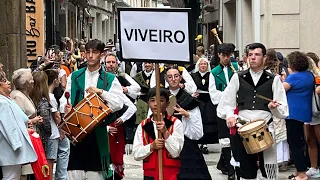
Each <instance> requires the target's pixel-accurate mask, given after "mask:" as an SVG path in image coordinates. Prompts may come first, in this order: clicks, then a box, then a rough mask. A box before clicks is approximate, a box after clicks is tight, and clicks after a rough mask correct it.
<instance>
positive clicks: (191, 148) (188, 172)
mask: <svg viewBox="0 0 320 180" xmlns="http://www.w3.org/2000/svg"><path fill="white" fill-rule="evenodd" d="M180 161H181V167H180V174H179V177H178V179H179V180H187V179H190V180H195V179H197V180H211V176H210V173H209V171H208V167H207V164H206V162H205V160H204V157H203V155H202V153H201V151H200V148H199V146H198V144H197V141H195V140H190V139H189V138H187V137H186V136H184V145H183V149H182V151H181V153H180Z"/></svg>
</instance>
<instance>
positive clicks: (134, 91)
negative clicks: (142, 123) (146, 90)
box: [124, 73, 141, 99]
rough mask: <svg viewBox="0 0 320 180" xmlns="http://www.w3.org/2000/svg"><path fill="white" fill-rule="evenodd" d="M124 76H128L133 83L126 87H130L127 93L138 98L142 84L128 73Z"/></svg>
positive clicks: (133, 97)
mask: <svg viewBox="0 0 320 180" xmlns="http://www.w3.org/2000/svg"><path fill="white" fill-rule="evenodd" d="M124 78H126V79H127V80H128V81H129V83H130V84H131V85H130V86H127V87H126V88H127V89H128V92H127V93H126V94H127V95H128V96H130V97H131V98H132V99H137V97H138V95H139V92H140V90H141V87H140V85H139V84H138V83H137V82H136V81H135V80H134V79H132V77H130V76H129V75H128V74H126V73H125V75H124Z"/></svg>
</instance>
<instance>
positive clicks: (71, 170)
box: [64, 39, 123, 180]
mask: <svg viewBox="0 0 320 180" xmlns="http://www.w3.org/2000/svg"><path fill="white" fill-rule="evenodd" d="M104 46H105V45H104V44H103V43H102V42H101V41H100V40H97V39H94V40H91V41H89V42H88V43H87V44H86V58H87V68H82V69H80V70H78V71H75V72H73V73H72V74H71V75H70V76H69V77H68V81H67V87H66V91H65V92H69V93H70V95H71V105H72V106H75V105H77V104H78V103H79V102H80V101H81V100H82V99H83V98H85V97H86V96H87V95H88V94H89V93H96V94H98V95H99V96H101V98H102V99H104V100H105V101H106V103H107V105H108V106H109V107H110V108H111V109H112V111H113V112H116V111H118V110H120V109H121V108H122V106H123V101H122V99H121V98H119V97H121V95H122V88H121V85H120V83H119V81H118V79H117V78H115V76H114V75H113V74H111V73H107V72H105V71H104V70H103V69H102V68H101V64H100V58H101V56H102V52H103V49H104ZM66 102H67V101H66ZM71 105H69V104H66V105H65V106H64V107H65V114H67V113H68V112H70V110H71ZM114 120H115V116H114V114H111V115H110V116H109V117H108V118H107V119H106V120H105V121H104V122H103V123H102V124H101V125H99V126H98V127H96V129H94V131H93V132H91V133H90V134H89V135H88V137H86V138H85V139H84V140H83V141H82V142H80V143H78V144H77V145H76V146H73V145H71V147H70V157H69V164H68V179H70V180H79V179H89V180H90V179H92V180H97V179H101V180H102V179H106V178H108V177H111V175H112V171H111V169H110V168H109V167H110V153H109V143H108V132H107V128H106V126H107V124H109V123H111V122H112V121H114Z"/></svg>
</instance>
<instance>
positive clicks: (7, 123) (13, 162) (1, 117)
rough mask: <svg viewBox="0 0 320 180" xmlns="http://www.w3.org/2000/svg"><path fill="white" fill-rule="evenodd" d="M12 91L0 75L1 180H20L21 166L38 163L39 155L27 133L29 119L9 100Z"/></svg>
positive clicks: (3, 76)
mask: <svg viewBox="0 0 320 180" xmlns="http://www.w3.org/2000/svg"><path fill="white" fill-rule="evenodd" d="M10 91H11V84H10V82H9V81H8V80H7V78H6V77H5V75H4V73H0V109H1V111H0V147H1V153H0V168H1V170H2V176H3V177H0V179H3V180H9V179H10V180H12V179H14V180H18V179H20V175H21V165H22V164H28V163H32V162H34V161H36V160H37V155H36V153H35V151H34V149H33V146H32V143H31V140H30V137H29V135H28V131H27V122H28V117H27V116H26V115H25V113H24V112H23V111H22V110H21V108H19V106H18V105H17V104H16V103H15V102H14V101H12V100H11V99H10V98H9V94H10ZM0 175H1V174H0Z"/></svg>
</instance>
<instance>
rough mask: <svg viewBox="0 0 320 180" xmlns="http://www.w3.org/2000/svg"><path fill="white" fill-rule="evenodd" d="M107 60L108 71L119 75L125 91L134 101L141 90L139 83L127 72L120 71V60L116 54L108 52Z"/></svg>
mask: <svg viewBox="0 0 320 180" xmlns="http://www.w3.org/2000/svg"><path fill="white" fill-rule="evenodd" d="M105 62H106V70H107V72H110V73H113V74H115V75H116V76H117V78H118V80H119V82H120V84H121V85H122V90H123V93H124V94H126V95H127V96H128V97H129V99H131V101H132V102H134V101H135V99H136V98H137V95H138V93H139V92H140V90H141V88H140V86H139V84H138V83H137V82H136V81H135V80H134V79H132V77H130V76H129V75H128V74H127V73H118V61H117V57H116V56H115V55H114V54H107V55H106V59H105Z"/></svg>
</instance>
